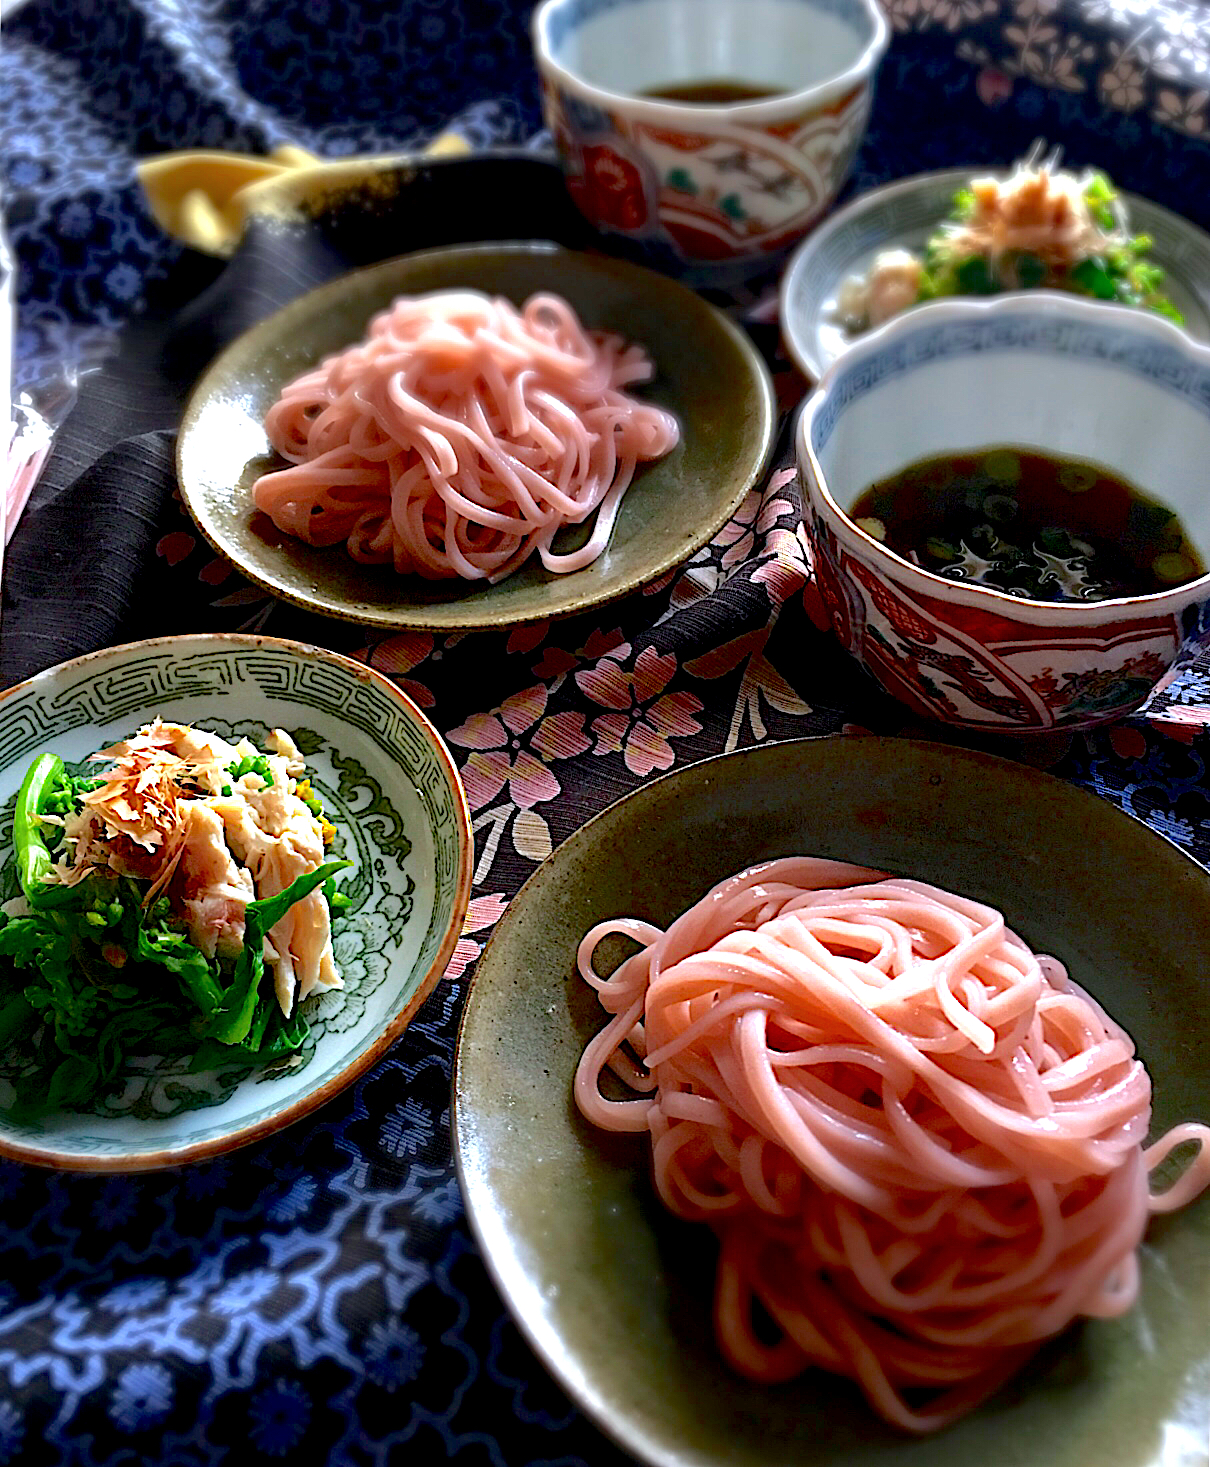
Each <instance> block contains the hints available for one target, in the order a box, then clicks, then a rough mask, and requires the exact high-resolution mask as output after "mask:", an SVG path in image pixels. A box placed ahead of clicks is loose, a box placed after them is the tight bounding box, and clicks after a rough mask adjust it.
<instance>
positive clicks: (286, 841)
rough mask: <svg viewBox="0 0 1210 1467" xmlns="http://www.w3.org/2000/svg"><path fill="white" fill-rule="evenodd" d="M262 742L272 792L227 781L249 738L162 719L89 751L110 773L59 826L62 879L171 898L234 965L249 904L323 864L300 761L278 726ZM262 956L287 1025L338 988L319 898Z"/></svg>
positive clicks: (248, 780)
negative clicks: (127, 886)
mask: <svg viewBox="0 0 1210 1467" xmlns="http://www.w3.org/2000/svg"><path fill="white" fill-rule="evenodd" d="M266 743H267V747H268V749H269V750H270V752H269V753H268V754H267V755H266V756H265V760H266V764H267V766H268V769H269V772H270V774H271V776H272V783H271V784H270V783H267V782H266V780H265V779H264V778H262V776H261V775H260V774H258V773H256V772H255V771H252V772H249V773H246V774H243V775H241V776H240V777H239V778H238V779H236V778H234V777H233V776H232V774H231V772H230V769H231V766H232V765H233V764H235V765H238V764H239V762H240V761H241V760H243V759H245V758H252V757H255V756H256V755H257V754H258V753H259V750H257V749H256V747H255V746H254V745H253V744H251V743H250V742H249V741H248V740H247V739H241V740H240V741H239V743H237V744H231V743H228V742H227V741H226V740H225V739H222V738H220V737H219V736H218V735H217V734H212V733H207V732H206V731H205V730H203V729H197V728H191V727H188V726H185V725H183V724H175V723H164V722H162V721H161V720H160V719H156V721H155V722H154V723H152V724H150V725H148V726H147V727H146V728H143V729H140V730H139V732H138V733H137V734H135V735H134V736H133V737H132V738H129V739H123V740H122V741H121V742H120V743H117V744H114V745H113V746H112V747H111V748H108V749H102V750H101V751H100V752H99V753H97V754H94V755H93V759H94V760H96V761H98V762H107V763H108V764H109V767H108V768H107V769H106V770H104V772H103V774H102V776H101V777H102V780H103V782H102V783H101V784H100V785H99V787H98V788H97V789H95V790H91V791H89V792H88V793H86V794H85V795H84V796H83V807H82V809H81V810H80V811H79V813H78V814H75V815H70V816H68V817H67V818H66V820H64V822H63V830H64V844H65V855H64V856H63V857H62V858H61V859H60V860H59V862H58V863H57V865H56V866H55V868H54V871H55V877H56V878H57V879H58V880H59V881H61V882H64V883H65V884H67V885H75V884H76V883H77V882H80V881H83V880H84V879H85V877H87V876H88V875H89V874H90V872H93V871H97V870H106V871H112V872H114V873H115V874H117V875H120V876H134V877H137V878H138V879H140V880H143V881H147V882H149V883H150V886H149V889H148V892H147V896H146V898H145V901H146V902H147V903H148V904H150V903H151V902H153V901H154V900H156V898H157V897H159V896H160V895H165V896H167V898H168V900H169V902H170V903H171V905H172V908H173V910H174V911H175V912H176V913H177V915H178V916H180V917H181V919H182V920H183V921H184V922H185V924H186V927H187V929H188V932H189V938H190V941H191V942H192V943H193V944H194V946H195V947H197V948H199V949H200V950H201V951H202V952H204V953H205V954H206V956H207V957H214V956H215V955H216V954H217V955H218V956H219V957H234V956H235V955H237V954H238V953H239V951H240V949H241V947H242V946H243V940H244V914H245V910H246V908H247V905H248V903H249V902H250V901H252V900H254V899H259V898H264V897H270V896H276V895H277V893H278V892H280V891H284V890H285V888H286V887H287V886H289V885H290V883H291V882H292V881H293V880H294V879H295V878H296V877H298V876H302V875H304V874H305V873H306V872H308V871H314V870H315V869H316V867H318V866H319V865H320V864H321V863H322V862H323V859H324V827H323V825H321V823H320V821H319V820H318V819H317V818H316V816H315V815H314V814H313V813H312V811H311V810H310V809H309V808H308V807H307V805H306V804H304V803H303V801H302V800H301V799H300V798H299V796H298V794H297V793H296V789H297V781H298V776H300V775H302V774H304V773H305V765H304V763H303V759H302V756H301V755H300V753H299V751H298V748H297V747H296V745H295V743H294V741H293V739H291V737H290V735H289V734H287V733H286V732H285V731H284V730H282V729H274V730H273V732H272V734H271V735H270V736H269V738H268V740H267V741H266ZM264 956H265V961H266V963H268V964H269V965H270V966H271V968H272V970H273V978H274V991H275V993H276V995H277V1001H278V1004H279V1005H280V1007H281V1011H282V1013H283V1014H284V1015H285V1016H286V1017H289V1015H290V1013H291V1012H292V1010H293V1008H294V1004H295V1002H300V1001H301V1000H302V999H305V998H306V997H307V996H308V995H309V994H311V993H313V992H315V991H316V990H322V989H327V988H339V987H340V986H341V980H340V974H339V973H338V972H337V970H336V963H335V960H334V958H333V955H332V940H331V929H330V925H329V915H328V904H327V901H326V900H325V899H324V896H323V893H322V891H321V890H317V891H314V892H312V893H311V894H310V895H309V896H306V897H304V898H303V899H302V900H301V901H298V902H296V903H295V904H294V906H293V907H291V909H290V910H289V911H288V912H287V913H286V915H285V916H284V917H283V918H282V920H281V921H280V922H278V923H277V925H276V926H274V927H273V928H272V929H271V930H270V932H269V934H268V936H267V937H266V939H265V946H264Z"/></svg>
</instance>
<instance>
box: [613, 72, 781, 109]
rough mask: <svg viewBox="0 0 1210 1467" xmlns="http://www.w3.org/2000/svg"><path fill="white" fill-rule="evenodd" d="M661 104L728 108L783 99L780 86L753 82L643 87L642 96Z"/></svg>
mask: <svg viewBox="0 0 1210 1467" xmlns="http://www.w3.org/2000/svg"><path fill="white" fill-rule="evenodd" d="M639 95H640V96H643V97H655V98H657V99H658V100H660V101H661V102H689V103H693V104H696V105H697V106H714V107H728V106H734V104H735V103H736V102H759V101H762V100H763V99H764V98H765V97H780V96H783V95H784V93H783V92H782V90H781V88H780V87H757V86H753V85H752V84H751V83H750V82H741V81H729V80H726V79H725V78H721V77H720V78H718V79H716V80H710V81H700V82H675V83H673V84H672V85H670V86H666V87H644V88H643V90H642V92H641V93H640V94H639Z"/></svg>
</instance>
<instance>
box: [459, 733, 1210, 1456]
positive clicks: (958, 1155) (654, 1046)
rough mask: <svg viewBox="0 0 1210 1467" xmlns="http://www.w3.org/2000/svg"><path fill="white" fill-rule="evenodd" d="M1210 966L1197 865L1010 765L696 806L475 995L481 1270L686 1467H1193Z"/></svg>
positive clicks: (1207, 1238) (529, 911) (824, 773)
mask: <svg viewBox="0 0 1210 1467" xmlns="http://www.w3.org/2000/svg"><path fill="white" fill-rule="evenodd" d="M653 872H658V873H659V876H658V880H655V881H653V880H652V873H653ZM1207 953H1210V878H1208V877H1207V874H1206V872H1205V871H1204V870H1203V869H1202V868H1201V867H1200V866H1197V865H1196V864H1195V863H1193V862H1192V861H1190V860H1189V859H1188V858H1187V857H1186V856H1185V855H1184V854H1183V853H1181V852H1180V851H1179V850H1177V848H1176V847H1174V846H1172V845H1170V844H1169V843H1168V842H1167V841H1165V840H1164V839H1163V838H1162V837H1160V836H1158V835H1156V834H1155V833H1154V832H1152V831H1150V830H1148V829H1147V828H1146V827H1145V826H1143V825H1142V824H1140V823H1138V822H1136V821H1133V820H1132V819H1130V818H1129V817H1128V816H1126V815H1124V814H1123V813H1122V812H1121V811H1119V810H1117V809H1116V808H1115V807H1114V806H1112V805H1111V804H1109V803H1108V802H1107V801H1103V800H1100V799H1098V798H1096V797H1095V796H1093V795H1090V794H1088V793H1086V792H1084V791H1081V790H1079V789H1076V788H1074V787H1072V786H1070V785H1067V784H1064V783H1061V782H1060V781H1058V780H1055V779H1053V778H1051V777H1050V776H1047V775H1045V774H1041V773H1038V772H1037V771H1034V770H1032V769H1028V768H1025V767H1023V766H1020V765H1017V764H1014V763H1010V762H1008V761H1006V760H1002V759H998V758H994V757H992V756H990V755H985V754H980V753H975V752H971V751H967V750H961V749H956V748H949V747H943V746H940V745H931V744H927V743H918V742H913V741H910V740H887V739H879V738H873V737H865V736H856V737H843V738H829V739H817V740H805V741H801V742H795V743H787V744H778V745H768V746H764V747H760V748H756V749H750V750H745V751H742V752H740V753H737V754H731V755H726V756H723V757H721V758H718V759H713V760H708V761H705V762H703V763H701V764H697V765H693V766H690V767H688V768H686V769H683V770H679V771H676V772H674V773H672V774H669V775H667V776H665V777H664V778H663V779H660V780H656V781H654V782H652V783H651V784H649V785H647V786H645V787H643V788H642V789H639V790H636V791H635V792H634V793H633V794H631V795H629V796H627V798H625V799H624V800H622V801H620V802H619V803H618V804H616V805H614V806H612V807H610V808H609V809H607V810H606V811H604V812H603V813H602V814H601V815H599V816H597V817H596V818H595V819H594V820H592V821H590V822H589V823H588V824H587V825H586V826H584V827H582V828H581V829H580V830H579V831H577V832H576V833H575V834H574V835H573V836H571V837H570V838H569V839H568V840H567V841H566V842H565V843H564V844H563V845H562V846H561V847H560V848H559V849H558V851H556V853H555V855H554V856H553V857H551V858H550V859H549V860H548V861H547V862H546V863H545V864H544V865H543V866H542V867H541V868H540V870H539V871H538V872H537V873H536V874H535V875H534V876H533V877H531V878H530V880H529V881H528V882H527V883H526V885H525V886H524V887H523V888H522V890H521V891H520V893H519V894H518V895H517V897H516V898H515V899H514V900H513V902H512V904H511V906H510V907H509V910H508V912H507V913H506V914H505V916H504V918H503V919H502V920H501V922H500V924H499V925H498V927H497V928H496V931H495V933H494V934H493V937H492V940H491V942H490V944H489V946H488V948H487V950H486V952H485V953H484V955H483V957H482V959H481V960H480V963H479V966H478V969H477V971H476V973H475V976H474V979H473V981H472V984H471V988H470V992H469V994H468V996H467V1001H466V1007H465V1010H464V1016H463V1022H462V1029H461V1033H460V1035H459V1041H458V1051H457V1057H456V1062H455V1073H454V1114H453V1129H454V1143H455V1156H456V1160H457V1164H458V1167H459V1173H460V1177H461V1181H462V1186H463V1193H464V1196H465V1199H466V1204H467V1210H468V1214H469V1216H470V1220H471V1223H472V1226H473V1229H474V1231H475V1234H476V1236H477V1238H478V1240H479V1243H480V1246H481V1249H482V1252H483V1255H484V1257H485V1259H486V1261H487V1263H488V1267H489V1269H490V1271H491V1273H492V1275H493V1278H494V1280H495V1282H496V1284H497V1286H498V1287H499V1289H500V1291H501V1293H502V1295H503V1297H504V1299H505V1301H506V1303H507V1304H508V1305H509V1307H510V1308H511V1310H512V1312H513V1314H514V1316H515V1317H516V1319H517V1322H518V1324H519V1325H520V1327H521V1329H522V1330H523V1332H524V1333H525V1334H526V1335H527V1337H528V1338H529V1340H530V1343H531V1344H532V1345H533V1346H534V1348H535V1349H536V1350H537V1352H538V1354H539V1355H540V1356H541V1358H542V1359H543V1361H544V1362H545V1364H546V1365H547V1366H548V1368H549V1369H550V1370H551V1371H552V1373H553V1374H554V1375H555V1377H556V1378H557V1379H558V1380H559V1382H560V1383H561V1384H562V1385H563V1387H564V1388H565V1389H566V1390H567V1391H568V1392H569V1394H570V1395H571V1396H572V1397H573V1399H575V1400H576V1402H577V1403H578V1404H579V1405H580V1406H581V1407H582V1408H583V1409H584V1410H585V1411H586V1412H587V1414H588V1415H589V1416H590V1417H592V1419H593V1420H594V1421H595V1422H596V1423H597V1425H598V1426H600V1427H601V1428H602V1429H603V1430H604V1431H605V1432H606V1433H607V1434H608V1435H610V1436H611V1437H612V1438H613V1439H614V1440H615V1441H617V1442H618V1443H619V1444H620V1445H621V1446H622V1447H623V1448H624V1449H625V1450H626V1451H628V1452H630V1453H631V1454H632V1455H633V1456H634V1457H636V1458H638V1459H639V1460H640V1461H643V1462H647V1463H652V1464H659V1467H689V1464H694V1467H708V1464H709V1467H714V1464H723V1463H727V1464H736V1467H747V1464H752V1467H756V1464H770V1463H777V1464H783V1463H785V1464H788V1463H801V1464H812V1467H816V1464H825V1463H826V1464H836V1467H840V1464H844V1467H882V1464H892V1467H899V1464H925V1463H927V1464H929V1467H947V1464H951V1463H952V1464H954V1467H958V1464H960V1463H967V1462H976V1461H977V1462H979V1463H980V1464H981V1467H1018V1464H1022V1463H1025V1462H1035V1461H1037V1462H1042V1461H1045V1462H1046V1463H1047V1464H1048V1467H1086V1464H1091V1463H1096V1464H1097V1467H1150V1464H1152V1463H1158V1462H1161V1461H1162V1462H1165V1463H1173V1464H1175V1463H1178V1462H1179V1463H1180V1464H1182V1467H1184V1464H1186V1463H1188V1464H1192V1463H1194V1462H1201V1461H1203V1460H1204V1458H1205V1453H1206V1449H1207V1445H1208V1443H1207V1429H1208V1425H1210V1329H1208V1328H1207V1323H1206V1322H1207V1320H1210V1044H1207V1043H1206V1037H1207V1035H1210V982H1207V979H1206V955H1207Z"/></svg>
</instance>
